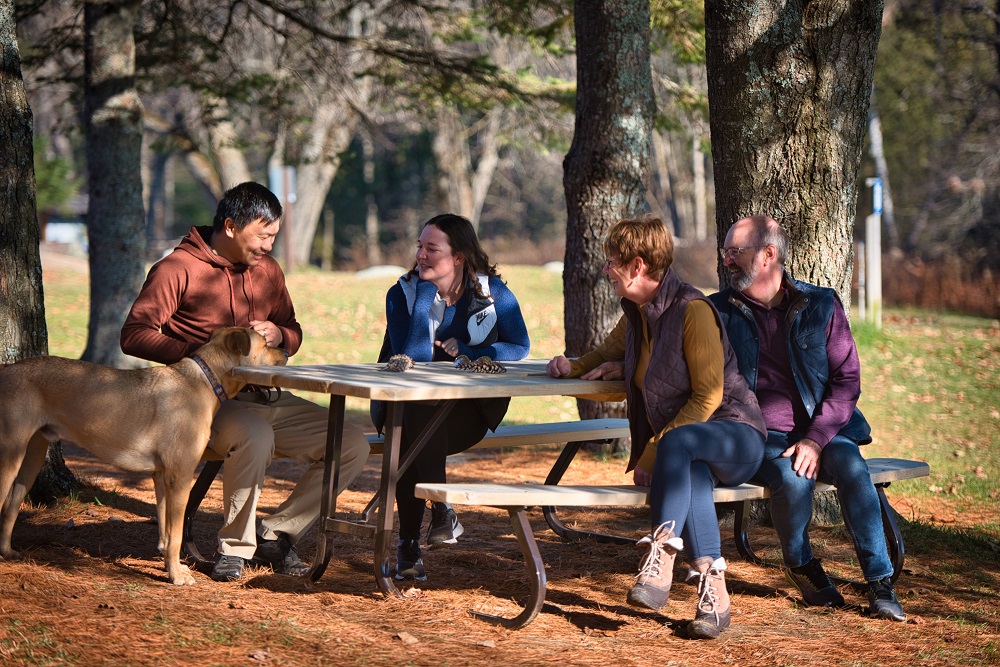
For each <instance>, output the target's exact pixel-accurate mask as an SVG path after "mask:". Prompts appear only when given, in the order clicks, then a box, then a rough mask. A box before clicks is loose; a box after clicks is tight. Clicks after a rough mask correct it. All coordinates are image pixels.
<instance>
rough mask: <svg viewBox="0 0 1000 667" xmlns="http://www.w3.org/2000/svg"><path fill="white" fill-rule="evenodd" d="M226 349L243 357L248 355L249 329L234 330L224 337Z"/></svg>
mask: <svg viewBox="0 0 1000 667" xmlns="http://www.w3.org/2000/svg"><path fill="white" fill-rule="evenodd" d="M226 349H228V350H229V351H230V352H232V353H233V354H238V355H240V356H241V357H245V356H247V355H248V354H250V329H234V330H233V331H231V332H230V333H229V335H228V336H226Z"/></svg>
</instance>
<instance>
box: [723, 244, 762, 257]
mask: <svg viewBox="0 0 1000 667" xmlns="http://www.w3.org/2000/svg"><path fill="white" fill-rule="evenodd" d="M764 247H766V246H761V245H745V246H740V247H739V248H719V257H721V258H722V259H726V258H727V257H728V258H729V259H736V258H737V257H739V256H740V255H742V254H743V253H744V252H746V251H747V250H760V249H761V248H764Z"/></svg>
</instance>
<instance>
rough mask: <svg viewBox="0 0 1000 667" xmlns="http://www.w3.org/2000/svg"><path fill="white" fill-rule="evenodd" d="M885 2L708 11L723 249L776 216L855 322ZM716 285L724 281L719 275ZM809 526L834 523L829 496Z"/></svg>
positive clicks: (794, 264) (794, 260) (811, 275)
mask: <svg viewBox="0 0 1000 667" xmlns="http://www.w3.org/2000/svg"><path fill="white" fill-rule="evenodd" d="M882 8H883V3H882V2H881V1H879V0H876V1H874V2H867V1H866V0H831V2H828V3H825V4H816V3H810V4H796V3H777V4H776V3H773V2H769V1H766V0H746V1H745V2H743V3H740V4H734V3H731V2H722V1H721V0H707V1H706V3H705V31H706V43H707V53H706V56H707V64H708V95H709V104H710V107H711V117H710V121H711V134H712V150H713V157H714V167H715V183H716V188H715V192H716V220H717V222H718V224H717V233H718V238H719V241H720V245H721V242H722V241H723V240H724V239H725V237H726V234H727V233H728V231H729V228H730V227H731V226H732V224H733V223H734V222H736V220H738V219H740V218H743V217H745V216H748V215H754V214H765V215H771V216H773V217H774V218H775V219H776V220H778V221H779V222H781V223H782V224H784V226H785V228H786V229H787V230H788V234H789V237H790V241H791V248H790V251H789V255H790V257H789V263H788V267H789V270H790V272H791V273H792V275H793V276H795V277H796V278H799V279H802V280H806V281H808V282H811V283H815V284H819V285H823V286H826V287H833V288H834V289H836V290H837V291H838V292H839V293H840V296H841V300H842V301H843V303H844V307H845V308H846V309H848V314H850V304H851V300H850V296H851V291H850V290H851V277H852V276H851V273H852V268H853V248H854V244H853V229H854V219H855V214H856V210H857V202H858V188H857V182H858V169H859V167H860V164H861V156H862V153H863V141H864V137H865V130H866V127H867V122H868V104H869V99H870V98H869V91H870V90H871V85H872V78H873V76H874V71H875V53H876V50H877V48H878V40H879V36H880V35H881V30H882ZM719 275H720V283H724V282H725V281H726V280H727V276H728V272H726V271H724V270H723V268H722V265H721V264H720V265H719ZM825 495H826V497H825V498H819V497H817V499H816V504H815V505H814V517H815V518H816V519H817V520H820V521H822V520H828V519H830V518H832V517H833V516H835V515H836V514H837V503H836V500H835V496H833V494H825Z"/></svg>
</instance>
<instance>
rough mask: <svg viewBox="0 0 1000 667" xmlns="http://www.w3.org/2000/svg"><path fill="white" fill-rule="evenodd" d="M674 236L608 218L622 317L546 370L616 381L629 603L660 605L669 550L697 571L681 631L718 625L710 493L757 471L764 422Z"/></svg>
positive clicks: (720, 612) (608, 268)
mask: <svg viewBox="0 0 1000 667" xmlns="http://www.w3.org/2000/svg"><path fill="white" fill-rule="evenodd" d="M673 250H674V243H673V238H672V237H671V234H670V231H669V230H668V229H667V227H666V226H665V225H664V224H663V222H662V221H661V220H660V219H658V218H654V217H645V218H639V219H626V220H621V221H620V222H618V223H616V224H615V225H614V226H613V227H612V228H611V229H610V231H609V232H608V236H607V238H606V240H605V242H604V251H605V255H606V257H607V261H606V262H605V264H604V273H605V274H606V275H607V276H608V278H609V279H610V280H611V284H612V286H613V287H614V290H615V294H617V295H618V296H619V297H620V298H621V304H622V309H623V310H624V311H625V317H623V318H622V320H621V321H620V322H619V325H618V326H617V327H616V328H615V330H614V331H612V333H611V335H610V336H609V337H608V339H607V340H606V341H605V342H604V343H603V344H602V345H601V346H600V347H598V348H597V349H596V350H594V351H593V352H590V353H588V354H586V355H584V356H582V357H580V358H579V359H573V360H570V359H567V358H566V357H563V356H559V357H556V358H555V359H553V360H552V361H550V362H549V365H548V371H549V375H552V376H555V377H577V376H579V377H583V378H585V379H596V378H607V379H614V378H622V377H624V379H625V394H626V400H627V401H628V416H629V427H630V430H631V435H632V456H631V459H630V460H629V464H628V470H633V471H634V479H635V483H636V484H638V485H640V486H649V487H650V494H649V503H650V508H651V510H652V512H651V513H652V532H651V533H650V534H649V535H647V536H646V537H644V538H643V539H642V540H640V541H639V543H638V545H639V546H640V548H645V549H648V553H646V554H645V555H644V556H643V558H642V562H641V564H640V568H639V574H638V576H637V577H636V583H635V585H634V586H633V587H632V589H631V590H630V591H629V593H628V601H629V603H630V604H633V605H636V606H639V607H645V608H647V609H654V610H657V609H660V608H661V607H663V605H665V604H666V602H667V598H668V596H669V593H670V585H671V581H672V578H673V565H674V560H675V558H676V556H677V553H678V552H679V551H680V550H682V549H684V550H685V552H686V554H687V557H688V559H689V561H690V564H691V566H692V569H693V571H694V573H695V574H696V575H697V576H698V580H699V583H698V605H697V609H696V612H695V614H696V615H695V619H694V620H693V621H692V622H691V623H690V624H689V625H688V628H687V634H688V636H689V637H692V638H714V637H718V636H719V633H720V632H721V631H722V630H724V629H726V628H727V627H729V622H730V613H729V611H730V602H729V595H728V593H727V591H726V583H725V570H726V561H725V559H723V558H722V549H721V538H720V535H719V527H718V519H717V518H716V514H715V504H714V501H713V499H712V491H713V489H714V488H715V485H716V484H725V485H735V484H742V483H743V482H745V481H747V480H748V479H750V477H751V476H752V475H753V474H754V473H755V472H756V471H757V468H758V466H759V465H760V462H761V458H762V457H763V454H764V437H765V434H766V430H765V428H764V421H763V419H762V418H761V413H760V408H759V407H758V405H757V399H756V398H755V397H754V395H753V392H751V391H750V390H749V388H748V387H747V385H746V382H745V381H744V380H743V377H742V376H741V375H740V373H739V369H738V367H737V364H736V357H735V356H734V354H733V350H732V348H731V347H730V345H729V340H728V339H727V337H726V333H725V331H724V330H723V329H722V327H721V325H720V322H719V315H718V313H717V312H716V310H715V307H714V306H712V304H711V303H710V302H709V301H708V300H707V299H706V298H705V297H704V295H702V293H701V292H699V291H698V290H697V289H695V288H694V287H692V286H691V285H689V284H688V283H686V282H684V281H682V280H681V279H680V278H679V277H678V276H677V274H676V273H675V272H674V270H673V269H672V268H671V267H670V265H671V264H672V263H673Z"/></svg>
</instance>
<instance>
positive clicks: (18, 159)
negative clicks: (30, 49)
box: [0, 0, 76, 502]
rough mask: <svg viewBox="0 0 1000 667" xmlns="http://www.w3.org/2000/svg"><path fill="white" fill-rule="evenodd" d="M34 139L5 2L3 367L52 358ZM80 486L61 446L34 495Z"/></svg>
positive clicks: (0, 167)
mask: <svg viewBox="0 0 1000 667" xmlns="http://www.w3.org/2000/svg"><path fill="white" fill-rule="evenodd" d="M32 137H33V130H32V124H31V108H30V107H29V106H28V100H27V97H26V96H25V93H24V81H23V79H22V77H21V59H20V56H19V54H18V50H17V38H16V36H15V26H14V6H13V3H12V2H11V1H10V0H0V145H2V146H4V150H2V151H0V173H3V174H7V175H8V177H7V178H4V179H2V180H0V240H2V242H0V277H2V279H0V364H10V363H14V362H15V361H18V360H19V359H25V358H27V357H36V356H39V355H43V354H48V329H47V327H46V325H45V302H44V295H43V290H42V262H41V257H40V255H39V252H38V246H39V243H40V241H41V239H40V230H39V227H38V217H37V214H36V206H35V167H34V151H33V148H32ZM7 400H12V399H10V398H8V399H7ZM75 486H76V479H75V478H74V477H73V473H72V472H70V470H69V468H67V467H66V464H65V462H63V459H62V448H61V446H60V444H59V443H58V442H56V443H54V444H53V445H52V446H51V447H50V448H49V462H48V463H46V465H45V467H44V468H43V469H42V473H41V474H40V475H39V477H38V480H37V481H36V482H35V485H34V487H33V488H32V490H31V493H30V496H29V497H30V498H31V500H32V501H33V502H45V501H49V500H52V499H54V498H56V497H60V496H65V495H66V494H67V493H69V492H70V491H71V490H72V489H73V488H74V487H75Z"/></svg>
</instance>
